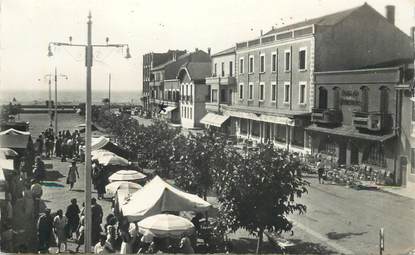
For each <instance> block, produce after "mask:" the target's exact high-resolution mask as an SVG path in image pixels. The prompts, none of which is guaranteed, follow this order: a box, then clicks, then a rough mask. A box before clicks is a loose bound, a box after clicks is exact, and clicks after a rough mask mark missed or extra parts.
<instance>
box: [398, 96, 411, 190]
mask: <svg viewBox="0 0 415 255" xmlns="http://www.w3.org/2000/svg"><path fill="white" fill-rule="evenodd" d="M407 92H409V91H407ZM401 95H402V108H401V109H402V112H401V114H402V117H401V120H402V121H401V135H400V140H399V145H400V146H399V152H400V156H402V157H406V158H407V169H406V181H407V184H409V183H412V184H415V173H411V167H412V166H411V148H415V138H414V137H412V136H411V133H412V109H413V105H412V104H413V102H412V101H411V100H410V97H409V95H408V94H407V93H405V92H404V91H402V92H401ZM398 167H399V165H398ZM413 167H415V166H413Z"/></svg>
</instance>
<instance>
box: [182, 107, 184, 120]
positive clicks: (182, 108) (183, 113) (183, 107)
mask: <svg viewBox="0 0 415 255" xmlns="http://www.w3.org/2000/svg"><path fill="white" fill-rule="evenodd" d="M183 108H184V107H183V106H182V118H183V116H184V109H183Z"/></svg>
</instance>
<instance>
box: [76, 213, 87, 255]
mask: <svg viewBox="0 0 415 255" xmlns="http://www.w3.org/2000/svg"><path fill="white" fill-rule="evenodd" d="M84 237H85V217H84V216H82V217H81V221H80V225H79V229H78V231H77V239H76V244H77V246H76V250H75V251H76V252H79V248H80V247H81V245H83V244H84Z"/></svg>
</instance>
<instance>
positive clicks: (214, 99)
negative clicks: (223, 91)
mask: <svg viewBox="0 0 415 255" xmlns="http://www.w3.org/2000/svg"><path fill="white" fill-rule="evenodd" d="M217 101H218V90H217V89H212V102H213V103H215V102H217Z"/></svg>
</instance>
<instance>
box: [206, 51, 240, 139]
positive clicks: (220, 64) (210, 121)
mask: <svg viewBox="0 0 415 255" xmlns="http://www.w3.org/2000/svg"><path fill="white" fill-rule="evenodd" d="M235 62H236V54H235V47H232V48H229V49H226V50H223V51H220V52H218V53H216V54H214V55H212V66H211V67H212V70H211V72H212V76H211V77H207V78H206V85H207V88H208V96H207V98H206V110H207V112H208V113H207V114H206V115H205V116H204V117H203V119H202V120H201V121H200V122H201V123H203V124H205V125H206V126H209V127H215V128H219V129H221V130H222V131H224V132H226V133H228V134H233V132H234V130H235V127H234V126H232V125H230V124H232V123H229V124H228V123H225V122H226V121H227V120H229V115H223V111H222V108H221V107H226V106H230V105H232V104H233V103H234V101H235V98H234V97H235V93H233V92H234V91H235V90H236V77H235Z"/></svg>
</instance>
